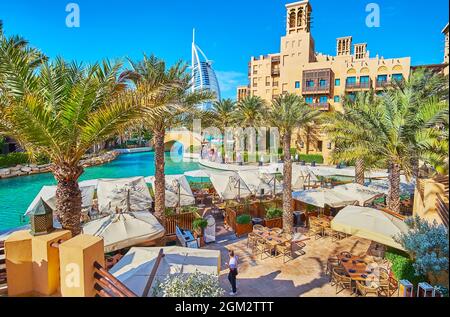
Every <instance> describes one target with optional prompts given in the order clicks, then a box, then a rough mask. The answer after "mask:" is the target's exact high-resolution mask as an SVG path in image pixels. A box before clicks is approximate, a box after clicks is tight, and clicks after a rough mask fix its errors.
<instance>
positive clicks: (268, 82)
mask: <svg viewBox="0 0 450 317" xmlns="http://www.w3.org/2000/svg"><path fill="white" fill-rule="evenodd" d="M266 86H270V77H266Z"/></svg>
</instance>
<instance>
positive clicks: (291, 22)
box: [289, 10, 296, 29]
mask: <svg viewBox="0 0 450 317" xmlns="http://www.w3.org/2000/svg"><path fill="white" fill-rule="evenodd" d="M295 15H296V14H295V10H291V13H289V28H291V29H292V28H295Z"/></svg>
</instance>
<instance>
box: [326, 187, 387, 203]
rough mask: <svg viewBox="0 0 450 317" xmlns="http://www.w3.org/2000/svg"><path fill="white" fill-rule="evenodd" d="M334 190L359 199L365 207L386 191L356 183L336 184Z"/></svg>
mask: <svg viewBox="0 0 450 317" xmlns="http://www.w3.org/2000/svg"><path fill="white" fill-rule="evenodd" d="M333 191H335V192H338V193H340V194H343V195H346V196H349V197H353V198H355V199H357V200H358V203H359V205H360V206H361V207H364V206H365V205H367V204H369V203H371V202H372V201H374V200H375V199H377V198H380V197H383V196H384V193H383V192H382V191H380V190H377V189H374V188H369V187H366V186H362V185H359V184H356V183H352V184H345V185H340V186H336V187H334V188H333Z"/></svg>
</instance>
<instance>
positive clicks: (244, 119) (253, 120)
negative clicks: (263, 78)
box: [235, 96, 265, 127]
mask: <svg viewBox="0 0 450 317" xmlns="http://www.w3.org/2000/svg"><path fill="white" fill-rule="evenodd" d="M264 106H265V102H264V100H263V99H262V98H260V97H258V96H247V97H245V98H244V99H242V100H240V101H239V102H238V103H237V106H236V112H235V118H236V120H237V121H238V122H239V123H240V125H241V126H244V127H255V125H256V124H257V123H259V122H260V121H261V119H262V112H263V110H264Z"/></svg>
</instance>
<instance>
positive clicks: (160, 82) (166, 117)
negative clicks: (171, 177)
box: [122, 55, 214, 221]
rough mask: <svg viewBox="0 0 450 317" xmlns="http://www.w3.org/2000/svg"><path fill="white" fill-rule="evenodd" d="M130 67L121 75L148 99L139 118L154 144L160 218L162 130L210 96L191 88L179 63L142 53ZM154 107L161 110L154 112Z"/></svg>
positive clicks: (162, 204) (179, 121) (161, 216)
mask: <svg viewBox="0 0 450 317" xmlns="http://www.w3.org/2000/svg"><path fill="white" fill-rule="evenodd" d="M130 64H131V70H130V71H127V72H125V73H124V74H123V76H122V77H124V78H127V79H129V80H131V81H132V82H133V83H134V85H135V86H136V90H138V91H141V92H142V93H143V94H145V93H146V92H147V93H148V96H147V97H148V98H146V100H145V101H144V103H145V104H143V106H144V108H145V109H149V111H147V112H146V113H145V114H144V116H143V117H142V122H143V123H144V124H145V127H146V128H148V129H149V130H150V131H151V132H152V134H153V141H154V147H155V188H154V190H155V215H156V216H157V217H158V218H159V219H160V220H161V221H164V213H165V172H164V165H165V158H164V139H165V134H166V130H168V129H171V128H174V127H177V126H180V125H181V124H183V123H184V122H185V121H186V120H187V118H189V116H187V114H188V113H191V114H192V113H195V112H196V111H197V108H196V106H197V105H198V104H201V103H202V102H205V101H209V100H211V99H213V98H214V95H213V94H212V93H210V92H206V91H195V92H193V91H192V84H193V83H192V75H191V73H190V72H189V71H188V67H187V66H186V65H185V64H184V63H183V62H177V63H176V64H174V65H173V66H171V67H169V68H168V67H167V66H166V63H165V62H164V61H163V60H161V59H159V58H157V57H155V56H154V55H151V56H149V57H148V56H146V55H144V57H143V59H142V60H141V61H139V62H133V61H130ZM155 108H159V109H163V110H162V111H158V112H155V111H153V110H154V109H155Z"/></svg>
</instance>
